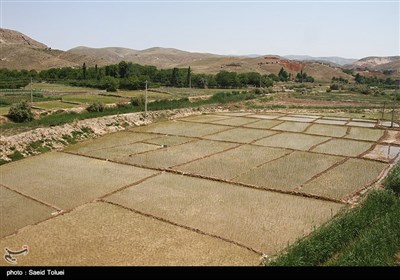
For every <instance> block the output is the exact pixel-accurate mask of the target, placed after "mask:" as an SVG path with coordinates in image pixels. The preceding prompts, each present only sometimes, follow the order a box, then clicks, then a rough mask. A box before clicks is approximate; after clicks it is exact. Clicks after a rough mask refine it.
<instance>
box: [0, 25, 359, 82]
mask: <svg viewBox="0 0 400 280" xmlns="http://www.w3.org/2000/svg"><path fill="white" fill-rule="evenodd" d="M0 46H1V53H0V68H10V69H28V70H30V69H36V70H42V69H48V68H52V67H67V66H69V67H81V65H82V64H83V63H84V62H85V63H86V64H87V65H88V66H93V65H95V64H98V65H99V66H103V65H107V64H113V63H119V62H120V61H122V60H125V61H127V62H133V63H139V64H142V65H154V66H156V67H158V68H172V67H188V66H190V67H191V68H192V69H193V71H194V72H196V73H214V74H215V73H218V72H219V71H221V70H227V71H235V72H238V73H243V72H250V71H254V72H260V73H262V74H269V73H274V74H278V72H279V70H280V69H281V68H282V67H283V68H284V69H285V70H286V71H288V72H290V73H292V74H293V75H295V74H296V73H298V72H300V71H301V69H303V70H304V71H306V72H307V73H308V74H309V75H312V76H313V77H314V78H315V79H316V80H317V81H330V80H331V79H332V77H333V76H335V77H343V78H346V79H349V80H351V79H352V76H350V75H347V74H345V73H343V71H342V70H341V69H340V68H339V67H335V66H332V65H327V64H326V63H320V62H309V61H296V60H290V59H287V58H283V57H280V56H277V55H266V56H257V57H249V56H247V57H245V56H241V57H238V56H223V55H216V54H210V53H196V52H187V51H182V50H178V49H173V48H160V47H155V48H150V49H145V50H134V49H128V48H117V47H109V48H88V47H82V46H81V47H76V48H73V49H71V50H69V51H61V50H53V49H50V48H48V47H47V46H46V45H45V44H42V43H39V42H37V41H35V40H33V39H31V38H29V37H28V36H26V35H24V34H22V33H20V32H17V31H13V30H8V29H0Z"/></svg>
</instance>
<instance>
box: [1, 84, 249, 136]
mask: <svg viewBox="0 0 400 280" xmlns="http://www.w3.org/2000/svg"><path fill="white" fill-rule="evenodd" d="M253 98H255V95H254V94H252V93H248V92H245V91H243V92H232V93H225V92H221V93H216V94H214V95H213V96H212V97H210V98H209V99H206V100H198V101H195V102H190V101H189V99H188V98H181V99H174V100H158V101H154V102H150V103H148V105H147V108H148V110H149V111H157V110H167V109H178V108H196V107H199V106H203V105H209V104H218V103H228V102H238V101H243V100H249V99H253ZM140 111H143V108H142V107H141V106H122V104H121V106H117V107H112V108H104V110H103V111H101V112H89V111H85V112H82V113H75V112H67V113H65V112H59V113H54V114H51V115H46V116H43V117H41V118H40V119H36V120H32V121H30V122H25V123H5V124H2V125H0V128H1V129H13V128H22V127H29V128H35V127H43V126H56V125H62V124H66V123H71V122H73V121H75V120H84V119H90V118H98V117H103V116H110V115H117V114H126V113H133V112H140Z"/></svg>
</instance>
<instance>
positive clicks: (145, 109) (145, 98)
mask: <svg viewBox="0 0 400 280" xmlns="http://www.w3.org/2000/svg"><path fill="white" fill-rule="evenodd" d="M144 116H145V117H147V80H146V91H145V97H144Z"/></svg>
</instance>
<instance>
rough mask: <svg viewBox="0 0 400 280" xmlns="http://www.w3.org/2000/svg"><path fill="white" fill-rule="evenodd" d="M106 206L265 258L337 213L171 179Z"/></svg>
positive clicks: (330, 206) (330, 207)
mask: <svg viewBox="0 0 400 280" xmlns="http://www.w3.org/2000/svg"><path fill="white" fill-rule="evenodd" d="M106 200H108V201H112V202H114V203H117V204H120V205H123V206H125V207H128V208H132V209H134V210H138V211H140V212H143V213H148V214H150V215H153V216H155V217H163V218H164V219H166V220H169V221H172V222H174V223H177V224H179V225H185V226H189V227H190V228H195V229H199V230H201V231H203V232H209V233H211V234H213V235H217V236H221V237H223V238H226V239H228V240H235V241H236V242H238V243H239V244H243V245H245V246H247V247H250V248H252V249H254V250H256V251H258V252H263V253H264V254H268V255H270V254H274V253H276V252H278V251H280V250H282V249H283V248H284V247H285V246H286V245H287V242H293V241H295V240H296V239H297V238H298V237H299V236H302V235H304V234H307V233H309V232H311V230H312V228H313V226H314V225H316V224H320V223H321V222H323V221H326V220H327V219H329V218H330V217H331V216H332V213H336V212H337V211H338V210H340V209H341V208H342V205H340V204H337V203H330V202H328V203H327V202H322V201H318V200H314V199H308V198H303V197H296V198H293V197H291V196H290V195H285V194H278V193H270V192H265V191H260V190H254V189H248V188H242V187H239V186H234V185H229V184H225V183H219V182H207V181H205V180H203V179H198V178H190V177H185V176H181V175H174V174H161V175H159V176H157V177H154V178H152V179H149V180H147V181H146V182H143V183H141V184H139V185H137V186H134V187H132V188H128V189H125V190H124V191H122V192H119V193H117V194H114V195H112V196H110V197H108V198H106ZM158 201H162V202H163V203H158ZM289 205H290V206H289ZM282 229H285V230H282Z"/></svg>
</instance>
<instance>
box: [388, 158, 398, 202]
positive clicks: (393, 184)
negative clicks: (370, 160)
mask: <svg viewBox="0 0 400 280" xmlns="http://www.w3.org/2000/svg"><path fill="white" fill-rule="evenodd" d="M385 184H386V188H388V189H390V190H392V191H394V192H395V193H397V194H398V195H400V165H396V166H395V167H394V168H393V170H392V172H391V173H390V175H389V176H388V177H387V178H386V182H385Z"/></svg>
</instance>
